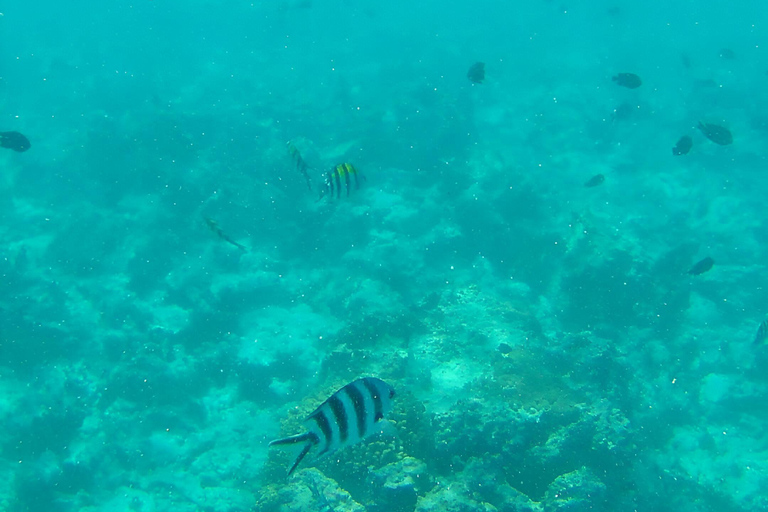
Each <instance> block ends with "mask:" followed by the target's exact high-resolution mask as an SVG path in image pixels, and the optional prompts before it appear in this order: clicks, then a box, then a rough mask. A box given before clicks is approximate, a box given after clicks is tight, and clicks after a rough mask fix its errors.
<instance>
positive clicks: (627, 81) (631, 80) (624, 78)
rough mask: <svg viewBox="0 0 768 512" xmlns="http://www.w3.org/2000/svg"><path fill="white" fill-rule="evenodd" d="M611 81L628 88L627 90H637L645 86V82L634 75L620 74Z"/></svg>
mask: <svg viewBox="0 0 768 512" xmlns="http://www.w3.org/2000/svg"><path fill="white" fill-rule="evenodd" d="M611 80H613V81H614V82H616V85H620V86H622V87H626V88H627V89H637V88H638V87H640V86H641V85H643V81H642V80H640V77H639V76H637V75H636V74H634V73H619V74H618V75H616V76H614V77H612V78H611Z"/></svg>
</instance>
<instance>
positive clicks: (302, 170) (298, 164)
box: [287, 141, 312, 191]
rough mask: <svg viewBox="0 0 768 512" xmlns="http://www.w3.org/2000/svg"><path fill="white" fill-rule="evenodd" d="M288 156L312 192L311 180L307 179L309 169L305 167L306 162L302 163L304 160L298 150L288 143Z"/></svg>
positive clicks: (291, 143)
mask: <svg viewBox="0 0 768 512" xmlns="http://www.w3.org/2000/svg"><path fill="white" fill-rule="evenodd" d="M287 146H288V154H289V155H291V158H293V161H294V163H295V164H296V169H297V170H298V171H299V172H300V173H301V175H302V176H304V179H305V180H306V181H307V187H308V188H309V190H310V191H311V190H312V180H311V179H310V177H309V173H308V172H307V170H308V169H309V166H308V165H307V162H305V161H304V159H303V158H302V157H301V153H299V150H298V149H297V148H296V146H294V145H293V142H291V141H288V144H287Z"/></svg>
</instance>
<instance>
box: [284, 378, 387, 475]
mask: <svg viewBox="0 0 768 512" xmlns="http://www.w3.org/2000/svg"><path fill="white" fill-rule="evenodd" d="M394 397H395V390H394V388H392V386H390V385H389V384H387V383H386V382H384V381H383V380H380V379H377V378H375V377H364V378H362V379H357V380H356V381H354V382H351V383H349V384H347V385H346V386H344V387H343V388H341V389H340V390H338V391H336V392H335V393H334V394H333V395H331V397H330V398H329V399H328V400H326V401H325V402H323V403H322V404H320V407H318V408H317V409H315V410H314V411H313V412H312V414H310V415H309V416H307V419H306V420H304V426H305V427H306V429H307V431H306V432H304V433H303V434H298V435H295V436H290V437H284V438H282V439H276V440H274V441H272V442H271V443H269V446H277V445H283V444H298V443H301V444H303V445H304V448H303V449H302V450H301V453H299V456H298V457H296V460H295V461H294V463H293V465H292V466H291V467H290V468H289V469H288V475H289V476H290V474H291V473H293V471H294V470H295V469H296V466H298V465H299V463H300V462H301V460H302V459H303V458H304V457H305V456H306V455H307V454H308V453H309V451H310V450H311V449H312V448H313V447H315V446H317V447H318V448H319V452H318V453H317V457H318V458H319V457H322V456H323V455H328V454H330V453H333V452H335V451H336V450H339V449H341V448H344V447H346V446H350V445H353V444H356V443H358V442H360V441H361V440H363V439H365V438H366V437H369V436H371V435H372V434H375V433H376V432H377V429H376V424H377V423H378V422H379V421H381V420H382V419H384V418H385V417H386V416H387V414H389V412H390V411H391V410H392V399H393V398H394Z"/></svg>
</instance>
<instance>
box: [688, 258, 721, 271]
mask: <svg viewBox="0 0 768 512" xmlns="http://www.w3.org/2000/svg"><path fill="white" fill-rule="evenodd" d="M714 264H715V260H713V259H712V258H710V257H709V256H707V257H706V258H704V259H703V260H701V261H699V262H698V263H696V264H695V265H694V266H692V267H691V269H690V270H689V271H688V273H689V274H690V275H692V276H698V275H701V274H703V273H704V272H708V271H709V269H711V268H712V265H714Z"/></svg>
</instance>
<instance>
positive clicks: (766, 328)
mask: <svg viewBox="0 0 768 512" xmlns="http://www.w3.org/2000/svg"><path fill="white" fill-rule="evenodd" d="M766 338H768V319H766V320H763V321H762V322H760V326H759V327H758V328H757V333H756V334H755V345H759V344H761V343H763V342H764V341H765V339H766Z"/></svg>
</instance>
